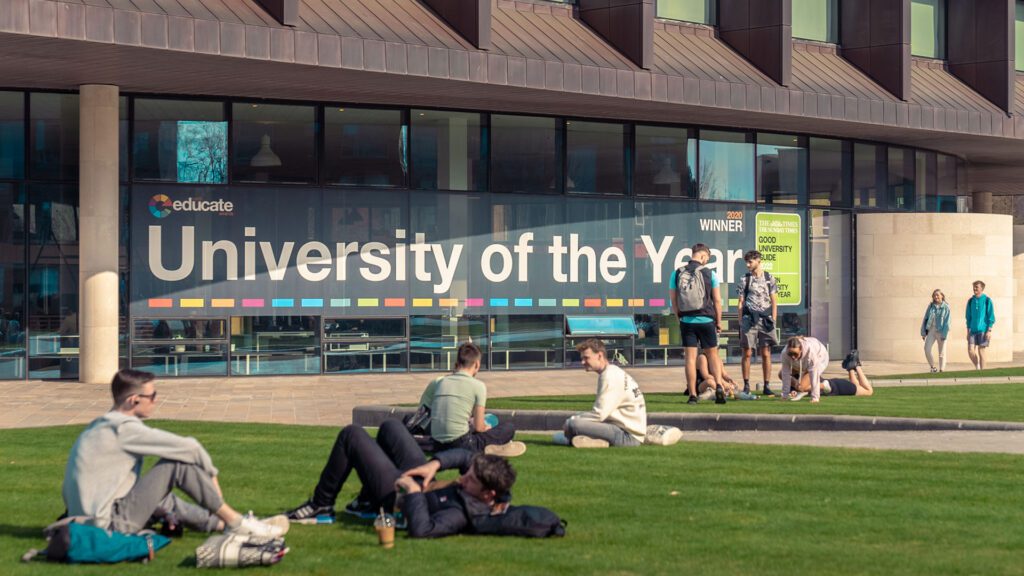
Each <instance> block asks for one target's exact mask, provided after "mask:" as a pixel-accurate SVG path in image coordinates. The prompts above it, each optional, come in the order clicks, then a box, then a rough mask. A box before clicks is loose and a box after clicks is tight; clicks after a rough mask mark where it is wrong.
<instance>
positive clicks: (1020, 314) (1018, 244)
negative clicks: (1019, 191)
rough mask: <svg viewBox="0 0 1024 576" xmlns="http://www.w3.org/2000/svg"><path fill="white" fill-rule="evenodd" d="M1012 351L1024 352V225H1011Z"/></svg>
mask: <svg viewBox="0 0 1024 576" xmlns="http://www.w3.org/2000/svg"><path fill="white" fill-rule="evenodd" d="M1013 284H1014V291H1013V298H1014V300H1013V351H1014V352H1024V226H1014V227H1013Z"/></svg>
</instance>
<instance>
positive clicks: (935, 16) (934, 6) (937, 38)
mask: <svg viewBox="0 0 1024 576" xmlns="http://www.w3.org/2000/svg"><path fill="white" fill-rule="evenodd" d="M910 53H911V54H913V55H914V56H921V57H924V58H942V59H944V58H945V57H946V0H910Z"/></svg>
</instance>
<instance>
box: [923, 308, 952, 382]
mask: <svg viewBox="0 0 1024 576" xmlns="http://www.w3.org/2000/svg"><path fill="white" fill-rule="evenodd" d="M948 335H949V304H946V295H945V294H943V293H942V290H934V291H933V292H932V301H931V302H929V303H928V308H926V309H925V311H924V320H922V321H921V339H922V340H924V357H925V358H927V359H928V367H929V368H931V370H932V372H942V371H943V370H945V369H946V336H948ZM936 342H938V344H939V363H938V364H936V363H935V358H934V357H933V356H932V347H933V346H934V344H935V343H936Z"/></svg>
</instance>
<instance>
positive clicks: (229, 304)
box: [210, 298, 235, 308]
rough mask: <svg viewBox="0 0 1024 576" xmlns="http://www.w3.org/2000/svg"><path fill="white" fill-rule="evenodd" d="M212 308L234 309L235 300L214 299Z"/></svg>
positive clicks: (211, 303) (211, 302)
mask: <svg viewBox="0 0 1024 576" xmlns="http://www.w3.org/2000/svg"><path fill="white" fill-rule="evenodd" d="M210 306H212V307H214V308H234V307H235V299H234V298H214V299H212V300H210Z"/></svg>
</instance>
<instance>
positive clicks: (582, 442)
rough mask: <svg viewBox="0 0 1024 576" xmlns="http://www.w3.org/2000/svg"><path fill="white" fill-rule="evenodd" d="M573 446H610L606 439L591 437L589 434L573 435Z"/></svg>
mask: <svg viewBox="0 0 1024 576" xmlns="http://www.w3.org/2000/svg"><path fill="white" fill-rule="evenodd" d="M572 446H573V448H607V447H609V446H611V444H609V443H608V441H607V440H602V439H600V438H591V437H590V436H573V437H572Z"/></svg>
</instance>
